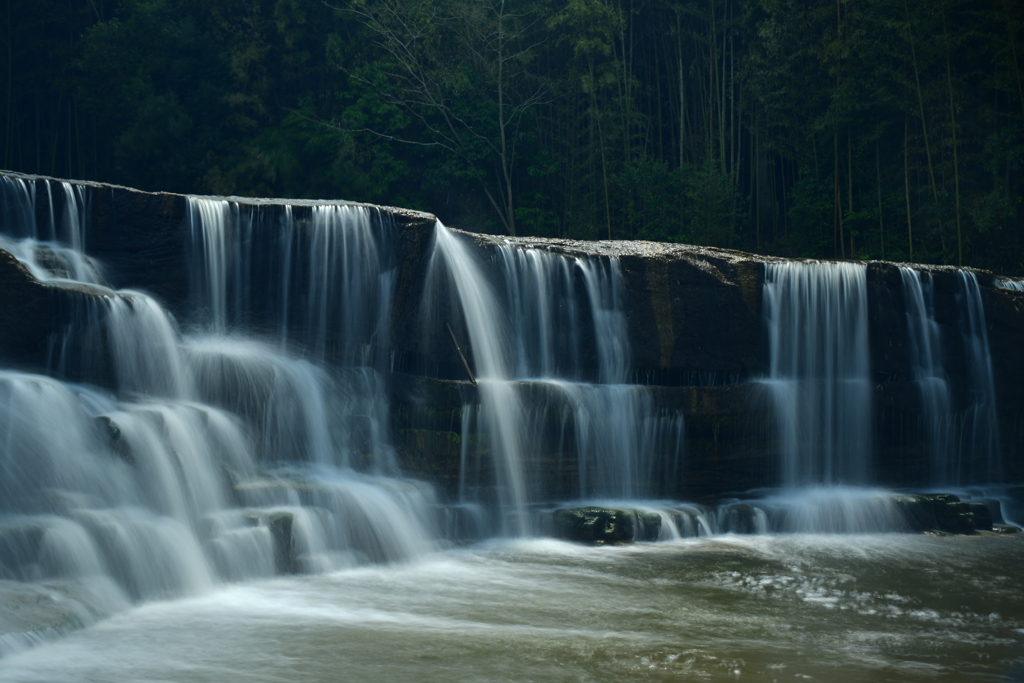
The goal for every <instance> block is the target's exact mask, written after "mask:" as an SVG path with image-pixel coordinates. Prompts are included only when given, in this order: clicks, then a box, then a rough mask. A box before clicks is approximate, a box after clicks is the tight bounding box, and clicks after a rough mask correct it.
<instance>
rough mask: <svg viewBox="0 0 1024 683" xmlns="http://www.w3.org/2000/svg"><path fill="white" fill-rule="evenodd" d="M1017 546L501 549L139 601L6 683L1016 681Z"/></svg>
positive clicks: (1019, 636) (6, 676)
mask: <svg viewBox="0 0 1024 683" xmlns="http://www.w3.org/2000/svg"><path fill="white" fill-rule="evenodd" d="M1022 542H1024V538H1020V537H1017V538H1013V539H1006V538H993V537H987V538H958V539H950V538H933V537H928V536H905V535H904V536H892V535H868V536H808V535H796V536H729V537H719V538H713V539H694V540H686V541H675V542H667V543H660V544H655V545H642V546H633V547H621V548H607V547H606V548H589V547H583V546H576V545H569V544H564V543H560V542H556V541H546V540H531V541H517V542H503V543H497V544H491V545H485V546H479V547H474V548H469V549H463V550H454V551H449V552H445V553H441V554H439V555H434V556H428V557H425V558H421V559H419V560H417V561H414V562H411V563H405V564H398V565H392V566H386V567H373V568H362V569H351V570H344V571H341V572H338V573H332V574H325V575H319V576H309V577H300V578H283V579H275V580H272V581H263V582H249V583H244V584H240V585H235V586H230V587H225V588H222V589H219V590H217V591H214V592H210V593H206V594H204V595H202V596H199V597H195V598H189V599H185V600H179V601H174V602H158V603H150V604H146V605H143V606H141V607H139V608H137V609H135V610H133V611H131V612H128V613H125V614H122V615H119V616H116V617H114V618H111V619H108V620H106V621H104V622H102V623H101V624H98V625H97V626H94V627H92V628H90V629H87V630H85V631H81V632H77V633H74V634H72V635H70V636H68V637H66V638H64V639H63V640H61V641H59V642H57V643H53V644H50V645H46V646H43V647H39V648H36V649H34V650H30V651H28V652H25V653H22V654H20V655H16V656H13V657H9V658H7V659H5V660H3V662H2V664H0V680H5V681H115V680H116V681H123V680H134V681H184V680H188V681H197V682H199V681H210V682H213V681H224V680H243V681H265V682H268V683H269V682H272V681H281V682H290V681H367V680H373V681H418V682H428V681H438V682H440V681H452V680H459V681H528V680H533V681H608V682H617V681H626V680H645V681H737V680H739V681H764V682H766V683H767V682H770V681H842V682H862V681H863V682H878V681H894V682H901V683H905V682H911V681H934V680H942V681H950V682H961V681H962V682H968V681H1000V680H1019V679H1020V677H1021V676H1022V675H1024V668H1022V667H1024V595H1022V592H1021V590H1020V577H1019V559H1020V557H1021V556H1022V550H1024V548H1022V547H1021V546H1022V545H1024V543H1022ZM981 566H984V567H986V569H985V570H984V571H983V572H981V571H979V567H981Z"/></svg>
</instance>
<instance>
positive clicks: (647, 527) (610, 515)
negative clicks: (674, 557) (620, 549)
mask: <svg viewBox="0 0 1024 683" xmlns="http://www.w3.org/2000/svg"><path fill="white" fill-rule="evenodd" d="M552 522H553V533H554V536H555V537H557V538H561V539H563V540H566V541H576V542H577V543H590V544H593V545H604V544H606V543H632V542H634V541H655V540H657V539H658V534H659V532H660V531H661V515H659V514H657V513H655V512H644V511H642V510H628V509H626V510H623V509H615V508H604V507H577V508H561V509H558V510H555V511H554V513H553V514H552Z"/></svg>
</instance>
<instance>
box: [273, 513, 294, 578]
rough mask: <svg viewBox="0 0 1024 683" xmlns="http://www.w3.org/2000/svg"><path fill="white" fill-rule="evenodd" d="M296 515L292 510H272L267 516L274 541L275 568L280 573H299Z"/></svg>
mask: <svg viewBox="0 0 1024 683" xmlns="http://www.w3.org/2000/svg"><path fill="white" fill-rule="evenodd" d="M294 523H295V516H294V515H293V514H292V513H290V512H272V513H270V514H269V515H268V516H267V526H268V527H270V537H271V538H272V539H273V541H274V570H275V571H276V572H277V573H278V574H297V573H298V571H299V563H298V559H297V558H296V556H295V538H294V534H293V526H294Z"/></svg>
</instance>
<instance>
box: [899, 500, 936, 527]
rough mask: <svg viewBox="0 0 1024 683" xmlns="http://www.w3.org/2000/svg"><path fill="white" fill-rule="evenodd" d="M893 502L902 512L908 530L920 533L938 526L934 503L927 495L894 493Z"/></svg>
mask: <svg viewBox="0 0 1024 683" xmlns="http://www.w3.org/2000/svg"><path fill="white" fill-rule="evenodd" d="M893 503H895V505H896V508H897V509H898V510H899V511H900V512H901V513H902V514H903V518H904V520H905V521H906V523H907V527H908V529H909V530H910V531H916V532H918V533H921V532H925V531H928V530H929V529H935V528H936V527H938V522H936V520H935V503H934V501H932V500H931V498H929V497H928V496H926V495H924V494H896V495H895V496H893Z"/></svg>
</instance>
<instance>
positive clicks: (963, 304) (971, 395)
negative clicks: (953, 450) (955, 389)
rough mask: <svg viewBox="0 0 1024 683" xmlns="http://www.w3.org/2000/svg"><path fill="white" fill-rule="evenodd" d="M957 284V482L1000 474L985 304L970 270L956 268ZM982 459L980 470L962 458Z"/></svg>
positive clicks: (985, 479)
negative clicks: (963, 379)
mask: <svg viewBox="0 0 1024 683" xmlns="http://www.w3.org/2000/svg"><path fill="white" fill-rule="evenodd" d="M957 277H958V278H959V284H960V297H961V300H960V332H961V334H962V335H963V341H964V352H965V356H966V361H967V375H968V382H969V387H968V408H967V414H966V415H965V417H964V423H963V426H962V428H961V430H962V434H961V442H960V462H959V463H958V464H957V466H958V472H957V474H958V478H957V483H968V482H992V481H999V480H1000V479H999V478H1000V476H1001V475H1002V465H1001V460H1000V455H1001V453H1000V445H999V421H998V416H997V414H996V389H995V381H994V379H993V377H992V356H991V355H990V353H989V348H988V331H987V330H986V326H985V308H984V305H983V304H982V301H981V290H980V288H979V287H978V278H977V277H976V276H975V275H974V273H973V272H971V271H965V270H961V271H958V272H957ZM968 458H969V459H970V460H971V461H974V462H978V461H980V462H982V463H983V464H982V466H981V468H979V469H980V470H981V471H970V470H968V469H967V466H966V464H964V463H965V460H967V459H968Z"/></svg>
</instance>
